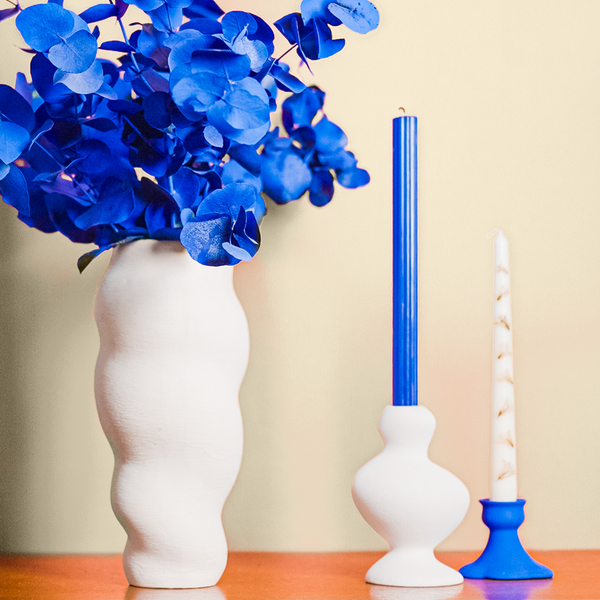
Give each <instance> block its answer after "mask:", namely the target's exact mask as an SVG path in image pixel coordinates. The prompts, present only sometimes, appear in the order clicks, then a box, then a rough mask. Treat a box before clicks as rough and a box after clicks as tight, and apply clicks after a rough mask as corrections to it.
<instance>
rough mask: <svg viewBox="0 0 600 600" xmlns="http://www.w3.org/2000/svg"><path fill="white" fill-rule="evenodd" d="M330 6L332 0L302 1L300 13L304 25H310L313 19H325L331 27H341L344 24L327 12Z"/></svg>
mask: <svg viewBox="0 0 600 600" xmlns="http://www.w3.org/2000/svg"><path fill="white" fill-rule="evenodd" d="M329 4H331V0H302V3H301V4H300V12H301V13H302V20H303V21H304V23H305V24H306V23H308V22H309V21H310V20H311V19H323V20H325V21H327V23H329V24H330V25H341V24H342V22H341V21H340V20H339V19H338V18H337V17H334V16H333V15H332V14H331V13H330V12H329V11H328V10H327V6H328V5H329Z"/></svg>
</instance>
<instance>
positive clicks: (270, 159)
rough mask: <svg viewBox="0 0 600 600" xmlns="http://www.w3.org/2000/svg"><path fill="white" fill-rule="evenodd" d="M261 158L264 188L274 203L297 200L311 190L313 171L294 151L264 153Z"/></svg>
mask: <svg viewBox="0 0 600 600" xmlns="http://www.w3.org/2000/svg"><path fill="white" fill-rule="evenodd" d="M261 158H262V163H261V166H262V170H261V176H262V181H263V188H264V191H265V193H266V194H267V195H268V196H269V198H271V199H272V200H273V201H274V202H277V203H278V204H284V203H286V202H290V201H292V200H297V199H298V198H300V196H302V194H304V193H305V192H306V190H307V189H308V188H309V186H310V184H311V182H312V173H311V170H310V168H309V167H308V165H307V164H306V163H305V162H304V161H303V160H302V158H301V157H300V156H298V154H296V153H295V152H294V151H276V152H263V154H262V155H261Z"/></svg>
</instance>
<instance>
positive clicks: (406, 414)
mask: <svg viewBox="0 0 600 600" xmlns="http://www.w3.org/2000/svg"><path fill="white" fill-rule="evenodd" d="M434 430H435V417H434V416H433V414H432V413H431V412H430V411H429V410H428V409H427V408H425V407H424V406H388V407H386V409H385V410H384V412H383V415H382V416H381V421H380V423H379V432H380V434H381V437H382V438H383V441H384V444H385V447H384V449H383V452H381V454H379V455H378V456H376V457H375V458H374V459H373V460H371V461H370V462H368V463H367V464H366V465H365V466H364V467H363V468H362V469H360V470H359V471H358V473H357V474H356V477H355V478H354V485H353V486H352V497H353V498H354V503H355V504H356V507H357V508H358V510H359V512H360V514H361V515H362V516H363V517H364V519H365V521H367V523H368V524H369V525H370V526H371V527H372V528H373V529H374V530H375V531H376V532H377V533H378V534H379V535H381V536H382V537H383V538H384V539H385V540H386V541H387V542H388V543H389V544H390V547H391V550H390V551H389V552H388V553H387V554H386V555H385V556H384V557H383V558H382V559H381V560H379V561H378V562H376V563H375V564H374V565H373V566H372V567H371V568H370V569H369V571H368V572H367V575H366V581H367V582H369V583H375V584H379V585H389V586H401V587H437V586H447V585H457V584H460V583H462V582H463V577H462V575H461V574H460V573H459V572H458V571H455V570H454V569H451V568H450V567H448V566H447V565H444V564H443V563H441V562H440V561H438V560H437V559H436V558H435V556H434V554H433V549H434V548H435V547H436V546H437V545H438V544H439V543H440V542H441V541H442V540H444V539H445V538H446V537H448V535H450V533H451V532H452V531H453V530H454V529H456V527H457V526H458V525H459V523H460V522H461V521H462V520H463V518H464V516H465V514H466V512H467V509H468V508H469V492H468V490H467V488H466V487H465V485H464V484H463V483H462V482H461V481H460V479H458V478H457V477H455V476H454V475H453V474H452V473H450V472H449V471H446V469H443V468H442V467H440V466H439V465H436V464H435V463H433V462H432V461H431V460H430V459H429V457H428V456H427V450H428V448H429V444H430V442H431V438H432V437H433V432H434Z"/></svg>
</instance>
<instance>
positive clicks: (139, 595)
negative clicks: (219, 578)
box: [124, 586, 227, 600]
mask: <svg viewBox="0 0 600 600" xmlns="http://www.w3.org/2000/svg"><path fill="white" fill-rule="evenodd" d="M124 600H227V597H226V596H225V594H224V593H223V592H222V591H221V590H220V589H219V588H218V587H208V588H194V589H189V590H187V589H186V590H164V589H163V590H161V589H151V588H138V587H133V586H129V587H128V588H127V592H126V593H125V599H124Z"/></svg>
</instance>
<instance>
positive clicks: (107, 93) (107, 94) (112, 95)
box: [94, 82, 119, 100]
mask: <svg viewBox="0 0 600 600" xmlns="http://www.w3.org/2000/svg"><path fill="white" fill-rule="evenodd" d="M94 93H95V94H98V96H102V97H103V98H106V99H107V100H117V98H118V97H119V95H118V94H117V92H116V91H115V90H114V89H113V88H111V87H110V85H108V84H107V83H106V82H104V83H103V84H102V85H101V86H100V87H99V88H98V89H97V90H96V91H95V92H94Z"/></svg>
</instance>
